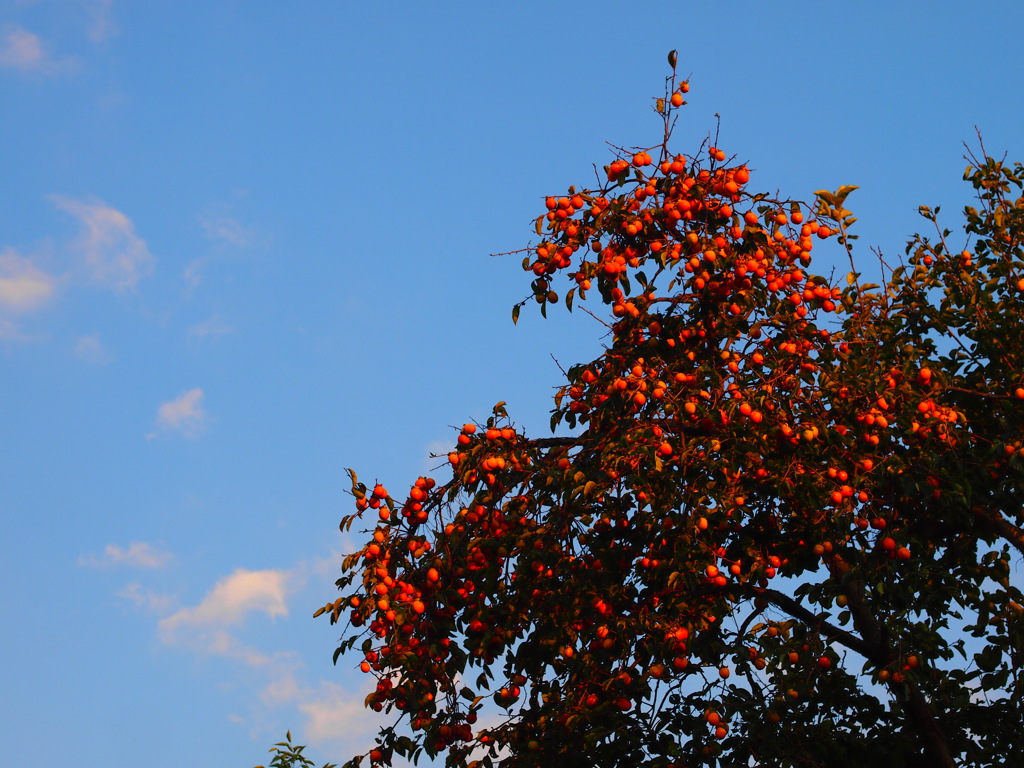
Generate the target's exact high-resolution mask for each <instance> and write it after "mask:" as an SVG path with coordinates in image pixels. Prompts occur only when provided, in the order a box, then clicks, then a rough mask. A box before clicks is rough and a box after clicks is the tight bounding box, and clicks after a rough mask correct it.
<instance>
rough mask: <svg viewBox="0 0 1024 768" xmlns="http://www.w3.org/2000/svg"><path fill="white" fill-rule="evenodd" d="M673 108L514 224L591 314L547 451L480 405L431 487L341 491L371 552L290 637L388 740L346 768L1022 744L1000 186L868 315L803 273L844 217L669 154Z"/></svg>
mask: <svg viewBox="0 0 1024 768" xmlns="http://www.w3.org/2000/svg"><path fill="white" fill-rule="evenodd" d="M673 65H674V62H673ZM688 89H689V85H688V83H686V82H685V81H683V82H680V81H679V80H678V79H676V78H673V79H672V80H670V81H669V83H668V87H667V89H666V97H665V98H664V99H659V100H658V102H657V111H658V112H659V113H660V114H661V115H662V117H663V118H664V124H665V139H664V142H663V143H662V144H660V145H659V146H656V147H652V148H650V149H639V150H631V151H625V150H623V151H622V152H621V154H620V156H618V157H617V158H616V159H615V160H614V161H613V162H611V164H610V165H609V166H607V168H606V174H607V175H606V177H605V178H604V179H603V180H602V184H601V186H600V187H599V188H597V189H577V188H575V187H570V188H569V189H568V191H567V192H566V193H565V194H564V195H563V196H552V197H548V198H547V199H546V200H545V204H544V209H545V210H544V211H543V212H542V213H541V215H540V216H539V218H538V220H537V232H538V234H539V235H540V237H541V240H540V242H539V243H537V244H536V245H534V246H531V247H530V248H529V249H527V251H526V254H527V255H526V257H525V259H524V261H523V267H524V270H525V271H526V272H528V273H529V274H530V275H531V279H532V284H531V295H530V297H529V301H533V302H536V303H537V304H539V305H540V307H541V309H542V310H543V311H544V312H545V314H546V311H547V308H548V307H549V306H551V305H553V304H555V303H556V302H560V301H564V302H565V304H566V305H567V306H568V307H569V308H570V309H572V306H573V303H574V302H581V301H592V299H593V298H594V297H595V295H596V298H597V299H598V301H599V302H600V303H601V304H603V305H604V306H606V307H607V315H606V318H607V319H606V320H605V321H603V322H605V325H606V327H607V332H608V343H607V348H606V349H605V351H604V353H603V354H601V355H600V356H599V357H598V358H597V359H595V360H593V361H591V362H589V363H585V364H580V365H576V366H574V367H572V368H570V369H569V370H568V372H567V378H566V381H565V382H564V383H563V385H562V386H561V387H560V389H559V390H558V393H557V395H556V398H555V407H554V410H553V411H552V428H553V431H554V435H555V436H552V437H546V438H539V439H536V438H535V439H531V438H528V437H526V436H525V435H524V434H522V433H521V431H520V430H518V429H517V428H516V427H515V426H514V424H513V423H512V422H511V421H510V420H509V418H508V415H507V414H506V412H505V409H504V406H503V404H499V405H498V406H496V407H495V410H494V415H493V417H492V418H490V419H488V420H487V422H486V423H484V424H479V425H478V424H466V425H465V426H463V427H462V428H461V430H460V431H459V433H458V436H457V440H456V444H455V446H454V447H453V450H452V451H451V452H450V453H449V454H448V455H447V464H446V465H445V467H446V469H445V474H446V475H447V473H448V472H449V471H450V477H449V479H447V480H445V481H444V482H436V481H435V480H434V479H431V478H425V477H421V478H419V479H418V480H416V482H415V483H414V484H413V485H412V486H411V488H409V490H408V491H407V492H404V493H401V494H398V495H393V494H391V493H389V492H388V490H387V489H385V488H384V487H383V486H382V485H380V484H377V485H375V486H374V487H367V486H365V485H364V484H363V483H360V482H359V481H358V478H357V477H356V475H355V473H354V472H353V473H352V491H353V494H354V496H355V499H356V507H357V511H356V514H355V515H353V516H351V517H347V518H346V519H345V520H344V521H343V523H342V527H343V529H345V530H347V529H349V528H350V527H351V525H352V523H353V521H354V520H355V519H364V520H365V519H366V517H367V516H369V515H372V516H373V520H374V522H373V525H372V527H371V529H370V530H369V532H368V533H369V538H368V540H367V543H366V544H365V546H363V547H362V548H361V549H360V550H359V551H357V552H355V553H353V554H352V555H350V556H349V557H348V558H346V560H345V562H344V564H343V566H344V572H345V573H344V576H343V577H342V579H340V580H339V582H338V584H339V587H341V588H342V590H343V595H342V597H340V598H339V599H337V600H334V601H332V602H330V603H328V604H327V605H326V606H325V607H324V608H322V609H321V610H320V611H319V612H318V613H327V614H328V615H329V616H330V617H331V620H332V621H337V622H342V623H344V624H346V625H347V629H346V633H345V636H344V637H343V639H342V642H341V645H340V647H339V648H338V651H337V652H336V654H335V660H336V661H337V659H338V658H339V656H340V655H341V654H352V653H356V654H358V657H359V658H358V661H357V663H358V665H359V666H360V667H361V669H362V670H363V671H364V672H366V673H367V674H368V675H370V676H371V677H372V679H373V680H374V685H375V687H374V689H373V690H372V691H371V692H370V694H369V696H368V697H367V700H366V702H367V706H369V707H371V708H372V709H374V710H376V711H381V710H384V711H388V712H393V713H394V714H396V715H397V721H396V722H395V724H394V725H392V726H389V727H385V728H382V730H381V732H380V734H379V737H378V740H377V744H376V745H375V746H374V747H373V748H372V750H371V751H370V752H369V753H368V754H367V755H362V756H359V757H356V758H354V759H353V761H352V762H351V763H350V765H357V764H359V762H360V761H361V760H363V759H366V758H368V759H369V761H370V762H371V763H372V764H375V765H384V764H390V763H391V762H392V761H393V760H395V759H396V757H406V758H411V757H415V756H418V755H419V754H420V753H421V752H425V753H426V754H427V755H430V756H434V755H439V754H442V753H446V754H447V760H448V762H449V764H450V765H467V764H476V765H479V766H492V765H504V766H513V765H550V764H557V763H555V762H554V761H558V762H559V763H562V764H565V765H572V766H575V765H581V766H582V765H586V766H591V765H609V766H611V765H627V764H628V765H650V766H660V767H662V768H668V767H669V766H691V767H692V766H698V765H729V766H748V765H784V764H788V765H858V764H862V763H861V762H859V761H864V760H869V759H874V758H885V759H888V760H889V761H890V763H891V764H893V765H904V764H907V765H909V764H912V763H913V761H914V760H917V759H924V760H927V761H928V764H930V765H954V764H957V762H959V761H960V760H961V759H966V758H964V756H965V755H967V756H968V757H969V758H970V759H971V760H972V761H973V762H972V764H976V765H987V764H989V763H988V762H986V761H985V760H983V759H981V757H979V755H982V754H988V753H989V751H992V750H997V749H999V748H1007V747H1012V746H1013V745H1014V744H1015V745H1016V746H1017V747H1018V748H1019V747H1020V746H1021V744H1020V742H1021V737H1020V736H1019V733H1020V729H1019V724H1020V722H1021V719H1020V718H1019V712H1020V708H1021V705H1020V703H1019V702H1020V700H1021V697H1020V696H1019V695H1018V698H1017V699H1016V702H1017V703H1009V702H1010V700H1011V699H1012V696H1010V695H1009V694H1019V693H1020V692H1021V687H1022V682H1021V671H1020V670H1021V668H1022V665H1021V655H1022V653H1024V627H1022V622H1021V613H1022V609H1021V605H1020V603H1021V594H1020V591H1019V589H1018V588H1017V587H1016V586H1015V585H1014V584H1013V583H1012V579H1011V570H1012V569H1011V566H1010V563H1011V555H1012V553H1014V552H1016V554H1017V556H1018V557H1019V555H1020V554H1021V552H1024V535H1022V534H1021V530H1020V526H1021V524H1022V522H1024V520H1022V517H1021V515H1022V512H1021V509H1022V507H1024V505H1022V504H1021V501H1022V493H1024V491H1022V488H1024V485H1022V483H1021V479H1022V476H1024V459H1022V453H1021V450H1022V449H1021V440H1022V438H1024V434H1022V433H1021V425H1022V408H1024V400H1022V397H1024V389H1021V388H1019V387H1020V386H1021V383H1022V371H1024V368H1022V367H1021V365H1020V362H1021V348H1020V345H1021V343H1022V334H1021V333H1020V330H1021V328H1020V324H1021V318H1022V308H1024V305H1022V303H1021V298H1020V295H1019V294H1020V293H1021V291H1020V289H1019V288H1018V287H1017V282H1016V281H1017V280H1020V279H1022V277H1021V276H1022V275H1024V263H1021V247H1022V245H1021V232H1022V231H1024V215H1022V214H1021V213H1020V211H1021V210H1024V205H1021V204H1020V200H1018V201H1016V203H1014V201H1013V200H1012V199H1010V198H1009V197H1008V195H1009V192H1010V190H1011V189H1012V187H1013V185H1016V186H1017V187H1018V188H1019V186H1020V179H1019V171H1016V172H1015V171H1013V170H1012V169H1009V168H1008V167H1004V166H1003V165H1002V164H996V163H995V161H992V160H989V159H987V158H986V159H985V161H984V162H981V163H978V164H977V165H976V167H975V168H974V169H973V171H971V169H969V180H971V181H972V183H974V186H975V188H976V189H977V190H978V194H979V199H980V200H981V201H982V208H981V210H980V211H976V210H974V209H973V208H972V209H969V213H968V231H969V233H971V234H972V235H973V237H974V238H975V242H974V249H973V251H967V252H966V254H967V258H966V259H965V258H964V252H962V249H960V248H956V249H950V248H947V247H946V245H945V240H946V238H947V237H948V236H949V233H946V232H940V233H939V240H938V241H936V242H932V241H929V240H927V239H925V238H920V237H919V238H917V239H916V240H915V241H913V242H912V244H911V246H912V247H911V248H908V255H907V262H906V263H905V264H903V265H901V266H900V267H899V268H897V269H895V270H892V272H891V273H890V275H889V281H888V283H887V284H886V286H885V287H884V288H883V289H881V290H879V289H877V286H872V285H865V284H863V283H862V282H861V276H860V275H859V274H858V273H856V272H853V273H850V275H849V276H848V277H847V279H846V280H844V281H840V282H841V283H842V284H841V285H839V284H837V283H836V282H835V281H833V280H832V279H830V278H827V277H823V276H819V275H815V274H813V273H812V272H810V271H809V268H810V267H811V263H812V256H811V254H812V251H813V250H814V248H815V246H816V245H818V244H820V243H823V242H829V243H833V244H834V245H831V246H830V247H831V250H832V256H833V257H835V256H836V255H837V254H838V255H840V256H842V258H844V259H845V258H846V252H847V251H849V250H850V249H851V247H852V244H851V240H852V239H853V236H852V235H850V233H849V227H850V225H851V224H852V223H853V219H852V215H851V214H850V212H849V211H847V210H846V209H845V207H844V204H845V199H846V197H847V195H848V194H849V193H850V192H851V191H852V189H854V188H852V187H844V188H842V189H840V190H839V191H838V192H833V193H829V192H820V193H818V194H817V197H816V200H815V202H814V203H812V204H810V205H806V204H801V203H797V202H790V201H780V200H776V199H774V198H772V197H770V196H768V195H765V194H760V193H753V192H751V191H750V190H749V188H748V185H749V183H750V181H751V171H750V169H749V168H748V166H747V165H746V164H744V163H737V162H730V160H729V158H728V155H727V153H726V152H725V151H724V150H722V149H720V148H718V147H703V148H702V149H701V150H699V151H697V152H695V153H694V154H692V155H686V154H679V153H675V152H670V150H669V147H668V143H669V138H670V134H671V130H670V129H671V127H672V121H673V120H674V117H673V116H674V111H675V110H676V109H677V108H679V107H681V106H682V105H683V104H684V103H685V101H684V99H683V94H684V93H686V92H687V91H688ZM971 173H973V175H971ZM1015 205H1016V206H1017V207H1016V208H1015V207H1014V206H1015ZM970 211H973V212H974V213H973V216H974V218H973V219H972V218H971V214H970ZM1000 211H1001V212H1002V213H997V212H1000ZM926 215H927V216H929V217H931V216H932V214H931V212H930V211H929V212H927V213H926ZM997 218H999V221H998V224H997V222H996V219H997ZM972 227H973V229H972ZM829 238H832V239H831V240H828V239H829ZM883 266H885V265H883ZM844 277H846V276H845V275H844ZM561 281H564V285H565V286H566V291H565V294H564V297H560V296H559V293H558V290H559V286H561V285H563V282H561ZM991 281H995V283H997V284H990V282H991ZM979 291H982V292H983V293H984V300H985V301H988V302H990V303H992V302H994V303H993V304H992V305H991V306H989V305H988V304H986V305H985V308H986V311H990V312H991V314H992V316H985V317H980V316H976V315H977V313H978V306H979V301H981V299H979V298H978V297H979V295H980V294H979ZM1013 302H1016V304H1013ZM526 303H527V302H526V301H524V302H522V303H521V304H520V305H517V307H516V308H515V310H514V312H513V317H514V318H518V314H519V309H520V307H521V306H523V305H525V304H526ZM1014 307H1015V309H1014ZM997 309H999V310H1001V311H1002V312H1003V315H1002V316H1000V317H996V316H995V315H996V314H997V313H996V310H997ZM1011 310H1012V312H1015V313H1016V314H1012V313H1011ZM595 316H596V313H595ZM1014 323H1015V324H1016V325H1014ZM1008 328H1015V329H1016V331H1017V333H1016V334H1015V335H1013V336H1012V338H1011V337H1010V336H1007V329H1008ZM986 345H987V346H986ZM1014 366H1016V367H1014ZM560 426H561V430H562V431H561V432H559V431H558V428H559V427H560ZM1018 575H1019V571H1018ZM951 606H956V611H957V613H956V614H955V618H953V613H952V610H953V609H952V608H951ZM971 632H974V633H975V634H977V635H978V637H981V638H986V639H983V640H979V641H978V645H977V647H967V646H964V645H963V636H964V635H965V634H969V633H971ZM957 654H961V655H960V656H958V655H957ZM961 657H966V658H968V659H971V660H972V661H971V662H970V663H968V664H964V663H963V661H962V658H961ZM958 660H959V661H958ZM972 665H973V666H972ZM972 669H978V670H981V672H977V673H975V672H972ZM982 673H984V676H982ZM979 687H981V688H985V690H986V691H989V692H991V693H992V697H991V698H989V699H985V700H982V697H979V696H977V695H976V693H977V690H978V689H979ZM1004 694H1005V695H1004ZM986 707H988V709H986ZM1014 717H1018V719H1017V720H1016V721H1015V722H1016V724H1017V725H1016V728H1017V733H1018V735H1017V736H1016V737H1014V736H1013V735H1012V733H1011V731H1012V729H1010V730H1007V729H1006V728H1005V727H1002V726H1005V724H1006V723H1007V718H1011V719H1012V718H1014ZM1000 724H1002V726H1001V725H1000ZM992 753H993V754H995V752H992ZM922 756H923V757H922ZM992 764H995V763H992Z"/></svg>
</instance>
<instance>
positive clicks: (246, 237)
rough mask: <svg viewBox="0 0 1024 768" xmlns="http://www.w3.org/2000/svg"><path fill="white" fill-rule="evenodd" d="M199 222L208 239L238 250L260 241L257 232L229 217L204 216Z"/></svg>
mask: <svg viewBox="0 0 1024 768" xmlns="http://www.w3.org/2000/svg"><path fill="white" fill-rule="evenodd" d="M199 222H200V223H201V224H202V225H203V231H204V232H205V233H206V236H207V237H208V238H210V239H211V240H216V241H219V242H224V243H228V244H229V245H233V246H235V247H237V248H244V247H246V246H248V245H253V244H255V243H256V242H257V241H259V240H260V237H259V235H258V234H257V232H256V230H254V229H252V228H250V227H246V226H243V225H242V223H241V222H239V221H237V220H236V219H232V218H230V217H229V216H212V215H209V214H203V215H202V216H200V217H199Z"/></svg>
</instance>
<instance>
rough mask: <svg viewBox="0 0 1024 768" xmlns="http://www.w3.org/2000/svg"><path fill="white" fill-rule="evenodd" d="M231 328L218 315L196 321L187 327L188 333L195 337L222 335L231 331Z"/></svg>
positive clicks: (203, 337)
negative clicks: (199, 321)
mask: <svg viewBox="0 0 1024 768" xmlns="http://www.w3.org/2000/svg"><path fill="white" fill-rule="evenodd" d="M233 330H234V328H232V327H231V326H230V325H228V324H227V323H225V322H224V321H223V320H221V319H220V316H219V315H214V316H213V317H211V318H209V319H208V320H204V321H203V322H201V323H196V324H195V325H193V326H192V327H191V328H189V329H188V335H189V336H190V337H192V338H196V339H206V338H215V337H217V336H223V335H224V334H226V333H231V331H233Z"/></svg>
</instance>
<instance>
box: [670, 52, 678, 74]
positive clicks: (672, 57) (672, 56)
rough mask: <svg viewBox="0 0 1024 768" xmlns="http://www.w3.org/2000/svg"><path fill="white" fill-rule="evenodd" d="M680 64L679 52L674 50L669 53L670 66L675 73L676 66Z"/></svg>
mask: <svg viewBox="0 0 1024 768" xmlns="http://www.w3.org/2000/svg"><path fill="white" fill-rule="evenodd" d="M678 62H679V51H677V50H675V49H672V50H671V51H669V52H668V65H669V66H670V67H672V70H673V71H675V68H676V64H677V63H678Z"/></svg>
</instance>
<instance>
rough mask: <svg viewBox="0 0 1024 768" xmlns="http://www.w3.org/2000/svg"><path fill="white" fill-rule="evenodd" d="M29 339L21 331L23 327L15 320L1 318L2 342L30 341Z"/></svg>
mask: <svg viewBox="0 0 1024 768" xmlns="http://www.w3.org/2000/svg"><path fill="white" fill-rule="evenodd" d="M29 340H30V339H29V337H28V336H26V335H25V334H24V333H22V331H21V327H20V326H19V325H18V324H17V323H15V322H14V321H13V320H6V319H4V318H2V317H0V341H19V342H26V341H29Z"/></svg>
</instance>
